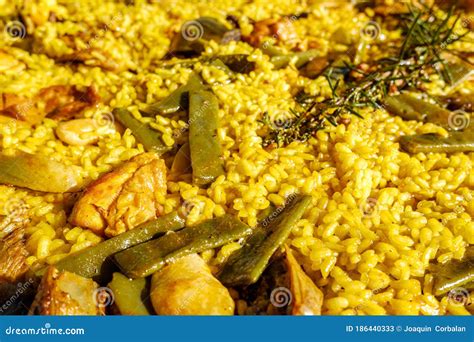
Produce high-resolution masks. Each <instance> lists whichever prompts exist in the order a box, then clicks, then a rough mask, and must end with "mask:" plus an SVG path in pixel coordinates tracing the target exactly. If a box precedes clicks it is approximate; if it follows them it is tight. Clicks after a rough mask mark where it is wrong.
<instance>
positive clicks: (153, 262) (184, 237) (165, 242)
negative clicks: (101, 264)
mask: <svg viewBox="0 0 474 342" xmlns="http://www.w3.org/2000/svg"><path fill="white" fill-rule="evenodd" d="M250 232H251V228H250V227H249V226H247V225H246V224H244V223H242V222H240V221H239V220H237V219H236V218H234V217H232V216H228V215H226V216H222V217H218V218H215V219H212V220H208V221H205V222H203V223H201V224H198V225H196V226H194V227H189V228H185V229H182V230H180V231H179V232H176V233H169V234H166V235H165V236H162V237H161V238H158V239H156V240H153V241H150V242H146V243H143V244H141V245H138V246H135V247H132V248H130V249H127V250H125V251H123V252H120V253H118V254H116V255H115V260H116V262H117V264H118V265H119V267H120V269H121V270H122V271H123V273H125V275H127V276H128V277H130V278H139V277H147V276H149V275H151V274H152V273H155V272H156V271H158V270H159V269H161V268H162V267H163V266H164V265H165V264H166V263H168V262H170V261H173V260H175V259H177V258H179V257H182V256H185V255H188V254H191V253H199V252H202V251H204V250H207V249H210V248H216V247H219V246H222V245H225V244H226V243H229V242H231V241H234V240H237V239H240V238H242V237H244V236H247V235H248V234H250Z"/></svg>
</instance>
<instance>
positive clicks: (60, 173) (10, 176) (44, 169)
mask: <svg viewBox="0 0 474 342" xmlns="http://www.w3.org/2000/svg"><path fill="white" fill-rule="evenodd" d="M0 183H1V184H9V185H14V186H19V187H22V188H28V189H31V190H36V191H42V192H58V193H63V192H73V191H78V190H80V187H81V185H82V183H83V179H82V177H81V176H80V174H79V172H78V171H77V170H76V169H75V168H73V167H71V166H66V165H63V164H61V163H59V162H57V161H54V160H52V159H50V158H49V157H46V156H42V155H40V154H29V153H25V152H20V151H18V152H16V154H15V155H5V154H3V155H0Z"/></svg>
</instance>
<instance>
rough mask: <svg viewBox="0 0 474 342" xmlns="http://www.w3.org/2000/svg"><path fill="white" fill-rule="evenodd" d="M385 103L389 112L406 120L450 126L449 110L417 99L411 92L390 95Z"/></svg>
mask: <svg viewBox="0 0 474 342" xmlns="http://www.w3.org/2000/svg"><path fill="white" fill-rule="evenodd" d="M384 104H385V106H386V108H387V110H388V111H389V112H391V113H393V114H395V115H398V116H400V117H402V118H403V119H405V120H417V121H423V122H432V123H435V124H437V125H440V126H442V127H445V128H447V129H449V128H450V126H449V121H450V116H451V112H450V111H449V110H446V109H444V108H441V107H439V106H437V105H435V104H432V103H429V102H426V101H423V100H420V99H417V98H416V97H414V96H412V95H410V94H407V93H403V94H400V95H395V96H389V97H387V98H386V99H385V100H384Z"/></svg>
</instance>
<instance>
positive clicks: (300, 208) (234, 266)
mask: <svg viewBox="0 0 474 342" xmlns="http://www.w3.org/2000/svg"><path fill="white" fill-rule="evenodd" d="M310 203H311V197H310V196H298V197H296V198H294V199H293V200H292V201H291V202H290V203H288V204H287V205H286V206H285V207H284V209H282V211H281V212H280V213H278V211H276V212H275V215H270V216H268V217H267V218H266V219H265V220H264V221H263V222H262V223H261V224H260V226H259V227H257V228H256V230H255V231H254V232H253V233H252V235H250V236H249V237H248V238H247V241H246V242H245V245H244V246H243V247H242V248H241V249H239V250H238V251H236V252H235V253H234V254H232V255H231V256H230V258H229V260H228V262H227V263H226V264H225V265H224V268H223V269H222V272H221V273H220V274H219V277H218V278H219V279H220V280H221V282H222V283H223V284H225V285H228V286H236V285H250V284H253V283H255V282H256V281H257V280H258V278H259V277H260V275H261V274H262V273H263V271H264V270H265V268H266V267H267V265H268V262H269V261H270V258H271V257H272V255H273V254H274V253H275V251H276V250H277V249H278V248H279V247H280V246H281V245H282V244H283V243H284V241H285V240H286V239H287V238H288V235H289V234H290V232H291V229H292V228H293V227H294V226H295V224H296V223H297V222H298V221H299V219H300V218H301V216H303V214H304V212H305V210H306V208H307V207H308V206H309V205H310Z"/></svg>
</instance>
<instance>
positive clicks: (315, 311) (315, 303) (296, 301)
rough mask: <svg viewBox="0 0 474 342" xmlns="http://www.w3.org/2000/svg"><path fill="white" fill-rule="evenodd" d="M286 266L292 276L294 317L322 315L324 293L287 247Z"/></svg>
mask: <svg viewBox="0 0 474 342" xmlns="http://www.w3.org/2000/svg"><path fill="white" fill-rule="evenodd" d="M286 264H287V267H288V272H289V275H290V284H291V285H290V286H291V294H292V296H293V301H292V309H291V314H292V315H321V307H322V306H323V296H324V295H323V293H322V292H321V290H320V289H319V288H318V287H317V286H316V285H315V284H314V283H313V281H312V280H311V278H310V277H308V276H307V275H306V273H304V271H303V269H302V268H301V266H300V264H299V263H298V261H297V260H296V259H295V257H294V256H293V253H292V252H291V250H290V249H289V248H288V247H287V246H286Z"/></svg>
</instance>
